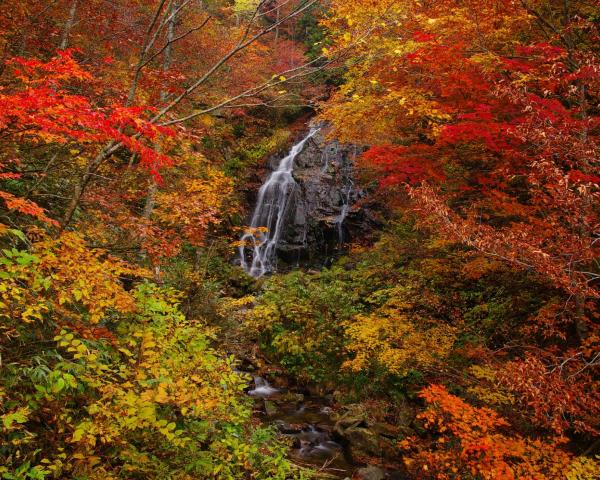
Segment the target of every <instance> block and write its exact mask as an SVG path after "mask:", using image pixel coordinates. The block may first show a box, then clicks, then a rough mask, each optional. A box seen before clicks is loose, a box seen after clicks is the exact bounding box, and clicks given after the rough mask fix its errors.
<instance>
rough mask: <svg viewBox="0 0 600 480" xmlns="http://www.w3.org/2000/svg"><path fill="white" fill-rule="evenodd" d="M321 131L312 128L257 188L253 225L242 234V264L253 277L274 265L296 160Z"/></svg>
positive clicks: (273, 267) (259, 275) (267, 270)
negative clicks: (306, 145)
mask: <svg viewBox="0 0 600 480" xmlns="http://www.w3.org/2000/svg"><path fill="white" fill-rule="evenodd" d="M318 131H319V129H317V128H312V129H311V130H310V132H309V133H308V135H307V136H306V137H305V138H304V139H303V140H302V141H300V142H299V143H297V144H296V145H294V146H293V147H292V150H291V151H290V153H289V154H288V155H287V156H286V157H284V158H282V159H281V161H280V162H279V166H278V167H277V169H276V170H275V171H274V172H273V173H271V175H270V176H269V178H268V179H267V180H266V182H265V183H264V184H263V185H262V187H260V190H259V191H258V199H257V201H256V207H255V208H254V214H253V215H252V221H251V223H250V228H249V229H247V230H246V232H245V233H244V235H243V236H242V238H241V241H240V247H239V254H240V261H241V265H242V268H243V269H244V270H245V271H246V272H247V273H249V274H250V275H252V276H253V277H261V276H263V275H265V274H266V273H268V272H272V271H273V270H274V269H275V265H274V264H275V260H276V253H277V244H278V243H279V240H280V238H281V233H282V231H283V227H284V221H285V216H286V214H287V210H288V206H289V199H290V196H291V193H292V192H293V190H294V187H295V186H296V181H295V180H294V177H293V176H292V171H293V170H294V160H295V159H296V157H297V156H298V154H299V153H300V152H302V150H303V149H304V145H305V144H306V142H308V140H309V139H310V138H312V137H313V136H314V135H315V134H316V133H317V132H318ZM246 249H248V253H249V254H250V255H251V261H250V258H249V257H250V255H248V253H247V252H246Z"/></svg>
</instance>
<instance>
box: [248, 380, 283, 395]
mask: <svg viewBox="0 0 600 480" xmlns="http://www.w3.org/2000/svg"><path fill="white" fill-rule="evenodd" d="M278 391H279V390H277V389H276V388H273V387H272V386H271V385H270V384H269V382H267V381H266V380H265V379H264V378H262V377H254V388H253V389H252V390H250V391H248V395H252V396H253V397H269V396H271V395H273V394H275V393H277V392H278Z"/></svg>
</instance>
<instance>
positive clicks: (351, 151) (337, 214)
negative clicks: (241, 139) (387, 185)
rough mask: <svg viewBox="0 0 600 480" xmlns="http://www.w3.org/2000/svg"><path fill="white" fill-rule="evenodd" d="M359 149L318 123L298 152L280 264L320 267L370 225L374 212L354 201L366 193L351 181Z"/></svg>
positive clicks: (278, 247) (278, 252) (281, 240)
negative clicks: (330, 135) (330, 134)
mask: <svg viewBox="0 0 600 480" xmlns="http://www.w3.org/2000/svg"><path fill="white" fill-rule="evenodd" d="M362 151H363V148H362V147H358V146H355V145H344V144H340V143H339V142H337V141H335V140H333V141H332V140H330V139H328V138H327V127H322V130H321V131H319V132H318V133H317V134H315V135H314V136H313V137H312V138H311V139H310V140H309V141H308V142H307V143H306V144H305V146H304V149H303V151H302V152H301V153H299V154H298V155H297V156H296V158H295V161H294V165H295V166H294V170H293V172H292V175H293V177H294V180H295V181H296V186H295V189H294V191H293V193H292V195H291V197H290V201H289V211H288V214H287V216H286V219H285V227H284V231H283V234H282V237H281V239H280V242H279V244H278V246H277V254H278V257H279V259H280V260H281V262H280V263H279V264H278V270H282V269H284V268H285V266H286V265H287V266H289V267H293V266H299V265H302V266H304V267H311V266H318V267H321V266H323V265H325V264H327V263H328V262H330V261H331V259H332V258H333V257H335V256H337V255H339V254H340V253H342V252H343V250H344V246H343V245H344V244H346V243H348V242H349V241H351V239H352V238H353V237H357V236H358V235H360V236H361V237H362V236H364V235H365V234H366V233H368V232H369V231H372V230H373V228H374V227H375V225H373V224H372V223H371V221H370V218H371V217H372V216H371V215H370V214H368V213H367V212H366V211H365V209H363V208H359V207H358V206H357V202H358V200H360V199H361V198H362V197H364V195H365V192H363V191H362V190H361V189H360V188H359V187H358V185H355V181H354V163H355V161H356V158H357V157H358V155H360V154H361V153H362ZM275 160H276V159H272V164H273V165H275V164H276V163H277V162H276V161H275Z"/></svg>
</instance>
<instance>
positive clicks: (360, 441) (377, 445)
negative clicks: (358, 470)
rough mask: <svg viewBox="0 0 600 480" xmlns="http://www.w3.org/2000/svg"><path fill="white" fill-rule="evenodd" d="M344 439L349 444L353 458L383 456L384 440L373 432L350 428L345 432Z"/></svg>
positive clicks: (365, 429) (366, 429)
mask: <svg viewBox="0 0 600 480" xmlns="http://www.w3.org/2000/svg"><path fill="white" fill-rule="evenodd" d="M342 437H343V438H344V440H346V442H347V443H348V445H349V447H350V452H351V453H352V456H353V457H362V456H368V457H381V456H383V450H382V447H381V444H382V439H381V437H380V436H379V435H378V434H377V433H375V432H374V431H373V430H370V429H368V428H361V427H353V428H348V429H347V430H344V433H343V435H342Z"/></svg>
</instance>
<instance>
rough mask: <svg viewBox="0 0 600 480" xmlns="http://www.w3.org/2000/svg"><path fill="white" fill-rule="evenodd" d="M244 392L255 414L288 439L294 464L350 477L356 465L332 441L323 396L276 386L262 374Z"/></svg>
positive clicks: (330, 421) (327, 406)
mask: <svg viewBox="0 0 600 480" xmlns="http://www.w3.org/2000/svg"><path fill="white" fill-rule="evenodd" d="M248 395H250V396H252V397H254V398H255V399H256V405H257V407H259V408H260V412H259V413H258V416H259V418H260V419H261V420H262V421H263V422H264V423H267V424H271V425H274V426H275V427H277V429H278V431H279V432H280V433H281V434H282V435H284V436H286V437H288V438H291V439H292V441H293V443H292V450H291V452H290V456H291V458H292V459H293V460H294V461H295V463H297V464H298V465H302V466H306V467H310V468H313V469H315V470H319V471H321V472H322V473H327V474H329V475H330V476H336V477H340V478H345V477H351V476H352V473H353V472H354V471H355V470H356V469H357V468H358V466H357V465H355V464H353V462H352V461H351V459H350V458H349V454H348V452H347V451H346V449H345V448H344V447H343V446H342V445H341V444H340V443H338V442H337V441H336V437H335V432H334V425H335V420H334V419H333V418H332V416H331V414H332V409H331V406H330V401H329V400H328V399H327V398H323V397H312V396H308V395H304V394H300V393H294V392H290V391H285V390H280V389H276V388H274V387H272V386H271V385H270V384H269V383H268V382H267V381H266V380H265V379H264V378H262V377H254V387H253V388H251V389H250V390H249V391H248Z"/></svg>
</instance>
